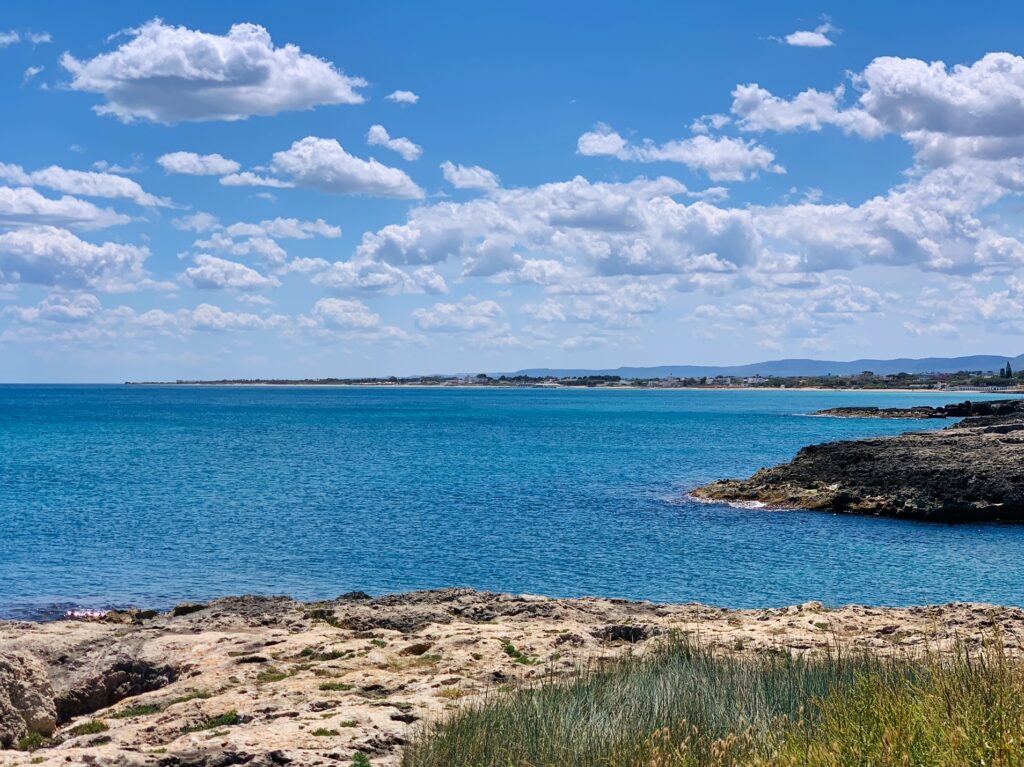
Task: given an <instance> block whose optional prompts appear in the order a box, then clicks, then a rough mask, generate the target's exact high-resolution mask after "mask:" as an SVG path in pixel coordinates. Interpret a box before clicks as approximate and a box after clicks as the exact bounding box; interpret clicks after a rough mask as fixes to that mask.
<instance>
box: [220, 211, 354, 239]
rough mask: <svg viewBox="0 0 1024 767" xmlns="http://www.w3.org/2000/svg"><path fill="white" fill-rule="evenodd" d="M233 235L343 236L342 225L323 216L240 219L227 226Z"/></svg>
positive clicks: (300, 237) (295, 237)
mask: <svg viewBox="0 0 1024 767" xmlns="http://www.w3.org/2000/svg"><path fill="white" fill-rule="evenodd" d="M224 231H225V232H226V233H227V234H228V235H229V236H231V237H259V236H264V237H273V238H275V239H294V240H308V239H311V238H313V237H330V238H335V237H341V227H340V226H335V225H333V224H328V223H327V222H326V221H324V220H323V219H322V218H318V219H316V220H315V221H301V220H299V219H297V218H280V217H278V218H272V219H264V220H263V221H259V222H257V223H246V222H244V221H239V222H238V223H235V224H231V225H230V226H228V227H225V229H224Z"/></svg>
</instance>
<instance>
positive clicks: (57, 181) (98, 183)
mask: <svg viewBox="0 0 1024 767" xmlns="http://www.w3.org/2000/svg"><path fill="white" fill-rule="evenodd" d="M0 179H3V180H4V181H7V182H8V183H12V184H18V185H20V186H41V187H44V188H46V189H53V190H55V191H58V192H66V193H68V194H78V195H83V196H85V197H105V198H108V199H115V200H116V199H122V200H131V201H132V202H134V203H136V204H137V205H142V206H145V207H154V206H162V207H168V206H170V205H171V203H170V201H168V200H166V199H163V198H161V197H156V196H155V195H152V194H149V193H148V192H147V191H145V190H144V189H143V188H142V187H141V186H139V184H138V182H136V181H133V180H132V179H130V178H125V177H124V176H118V175H116V174H113V173H97V172H95V171H85V170H68V169H67V168H61V167H60V166H58V165H51V166H50V167H49V168H43V169H42V170H34V171H32V172H26V171H25V169H24V168H22V167H21V166H20V165H10V164H8V163H2V162H0Z"/></svg>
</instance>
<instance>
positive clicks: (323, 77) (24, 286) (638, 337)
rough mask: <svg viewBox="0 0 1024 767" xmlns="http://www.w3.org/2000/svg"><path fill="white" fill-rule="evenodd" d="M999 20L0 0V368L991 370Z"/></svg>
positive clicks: (1010, 179) (1007, 325) (1014, 32)
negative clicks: (932, 361)
mask: <svg viewBox="0 0 1024 767" xmlns="http://www.w3.org/2000/svg"><path fill="white" fill-rule="evenodd" d="M979 8H981V10H979ZM1022 32H1024V7H1022V6H1015V5H1013V4H989V5H985V6H977V5H975V6H970V5H969V4H965V3H940V4H935V3H928V4H925V3H917V2H907V3H892V2H887V3H880V2H862V3H858V4H855V5H854V4H845V3H821V2H813V3H811V2H790V3H773V4H767V3H754V2H747V3H744V2H731V3H717V4H694V3H685V4H684V3H676V4H665V3H654V2H649V3H644V2H639V3H633V4H630V5H628V7H627V6H625V5H623V4H622V3H610V2H588V3H585V4H584V3H551V2H543V3H541V2H533V1H532V0H524V1H520V2H516V3H505V4H482V3H468V2H437V3H415V2H379V3H355V2H344V3H342V2H338V3H307V2H300V1H296V0H293V2H290V3H287V4H281V3H269V2H247V3H244V4H243V3H197V2H195V3H190V2H179V3H147V2H137V1H135V2H107V3H104V4H103V6H102V11H100V10H99V7H96V6H92V7H91V6H88V5H83V4H68V3H64V2H38V1H37V2H32V3H29V2H11V3H4V4H3V5H2V6H0V94H2V95H0V99H2V100H0V104H2V105H3V111H4V114H5V118H6V119H4V120H0V381H8V382H45V381H61V382H63V381H81V382H91V381H121V380H158V379H160V380H165V379H171V380H173V379H194V378H204V379H210V378H257V377H283V378H303V377H325V376H340V377H357V376H388V375H411V374H425V373H475V372H480V371H488V372H491V371H511V370H516V369H519V368H525V367H571V368H587V367H590V368H607V367H617V366H619V365H630V366H634V365H660V364H713V365H724V364H736V363H745V362H753V361H758V360H765V359H776V358H780V357H811V358H818V359H854V358H859V357H874V358H883V357H897V356H910V357H923V356H954V355H960V354H980V353H990V354H1000V355H1006V356H1016V355H1017V354H1018V353H1020V352H1021V351H1024V272H1022V265H1024V231H1022V211H1024V208H1022V199H1021V195H1022V193H1024V58H1022V57H1021V56H1020V55H1018V54H1024V51H1022V50H1020V48H1021V44H1020V41H1021V40H1022V39H1024V35H1022Z"/></svg>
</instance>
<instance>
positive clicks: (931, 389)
mask: <svg viewBox="0 0 1024 767" xmlns="http://www.w3.org/2000/svg"><path fill="white" fill-rule="evenodd" d="M124 385H125V386H180V387H214V386H221V387H237V388H247V387H252V388H256V387H259V388H310V389H346V388H349V389H354V388H373V389H381V388H384V389H558V390H572V389H587V390H593V389H602V390H609V391H674V390H675V391H782V392H785V391H823V392H824V391H835V392H854V391H862V392H878V393H919V394H946V393H949V394H952V393H968V394H971V393H975V394H991V395H995V394H1024V386H1008V387H996V386H988V387H986V386H977V387H969V386H958V387H956V388H944V387H936V386H933V385H908V386H872V385H859V386H858V385H855V384H850V385H843V386H821V385H819V384H813V385H812V384H800V383H796V382H794V383H789V384H782V385H765V384H762V385H751V384H675V383H673V384H669V385H666V384H663V383H660V382H658V383H651V382H647V381H622V382H618V383H614V384H608V383H570V382H561V381H551V382H538V383H515V382H504V381H497V380H491V381H489V382H487V383H473V382H469V381H445V382H437V383H433V382H425V381H421V380H413V381H389V380H379V381H374V380H301V379H296V380H274V379H268V380H261V379H255V380H208V381H207V380H202V381H200V380H196V381H185V380H178V381H125V382H124Z"/></svg>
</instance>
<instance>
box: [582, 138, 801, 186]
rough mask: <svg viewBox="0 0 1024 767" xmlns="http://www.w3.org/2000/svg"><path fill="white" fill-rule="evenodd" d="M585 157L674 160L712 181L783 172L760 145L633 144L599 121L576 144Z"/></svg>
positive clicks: (729, 141)
mask: <svg viewBox="0 0 1024 767" xmlns="http://www.w3.org/2000/svg"><path fill="white" fill-rule="evenodd" d="M576 149H577V151H578V152H579V153H580V154H581V155H584V156H587V157H594V156H610V157H616V158H618V159H620V160H632V161H635V162H676V163H680V164H682V165H685V166H687V167H688V168H691V169H693V170H701V171H704V172H705V173H707V174H708V177H709V178H711V179H712V180H714V181H744V180H747V179H750V178H755V177H756V176H757V174H758V172H759V171H765V172H769V173H785V169H784V168H783V167H782V166H781V165H778V164H777V163H776V162H775V155H774V154H773V153H772V151H771V150H769V149H767V148H766V147H764V146H761V145H760V144H758V143H756V142H754V141H749V140H746V139H742V138H733V137H731V136H718V137H712V136H707V135H696V136H693V137H691V138H688V139H681V140H678V141H668V142H666V143H664V144H656V143H655V142H653V141H651V140H650V139H645V140H644V141H643V142H642V143H641V144H639V145H636V144H632V143H630V142H629V141H627V140H626V139H625V138H623V137H622V136H621V135H619V134H618V133H616V132H615V131H614V130H612V129H611V128H610V127H609V126H607V125H604V124H599V125H597V127H595V128H594V130H592V131H589V132H587V133H584V134H583V135H582V136H580V137H579V140H578V141H577V144H576Z"/></svg>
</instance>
